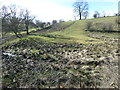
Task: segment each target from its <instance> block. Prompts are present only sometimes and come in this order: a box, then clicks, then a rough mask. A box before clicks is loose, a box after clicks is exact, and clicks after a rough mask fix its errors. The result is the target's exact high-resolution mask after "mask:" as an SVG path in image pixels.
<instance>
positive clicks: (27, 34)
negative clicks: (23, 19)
mask: <svg viewBox="0 0 120 90" xmlns="http://www.w3.org/2000/svg"><path fill="white" fill-rule="evenodd" d="M26 34H27V35H28V34H29V32H28V25H26Z"/></svg>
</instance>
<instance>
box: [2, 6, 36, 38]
mask: <svg viewBox="0 0 120 90" xmlns="http://www.w3.org/2000/svg"><path fill="white" fill-rule="evenodd" d="M0 11H1V17H0V18H1V19H2V32H4V33H7V32H13V33H14V34H15V35H16V36H17V37H21V36H20V31H21V30H23V29H24V28H25V30H26V34H29V25H30V24H34V22H33V20H34V19H35V17H34V16H32V15H31V14H30V12H29V11H28V10H27V9H23V8H21V7H19V6H16V5H10V6H2V8H1V10H0Z"/></svg>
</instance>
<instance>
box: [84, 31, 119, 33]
mask: <svg viewBox="0 0 120 90" xmlns="http://www.w3.org/2000/svg"><path fill="white" fill-rule="evenodd" d="M85 31H89V32H102V33H120V31H113V30H85Z"/></svg>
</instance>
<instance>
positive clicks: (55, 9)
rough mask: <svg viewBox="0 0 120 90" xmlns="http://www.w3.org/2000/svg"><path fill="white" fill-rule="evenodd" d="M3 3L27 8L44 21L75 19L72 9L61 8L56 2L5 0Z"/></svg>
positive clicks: (45, 0)
mask: <svg viewBox="0 0 120 90" xmlns="http://www.w3.org/2000/svg"><path fill="white" fill-rule="evenodd" d="M52 1H54V0H52ZM2 3H3V4H4V5H10V4H17V5H19V6H22V7H25V8H27V9H28V10H30V11H31V13H32V14H33V15H36V16H37V18H39V19H40V20H42V21H52V20H53V19H54V20H59V19H63V20H70V19H72V18H73V16H72V14H73V9H72V7H71V8H69V7H65V6H61V5H59V4H57V3H56V2H54V3H53V2H48V1H47V0H4V1H3V2H2Z"/></svg>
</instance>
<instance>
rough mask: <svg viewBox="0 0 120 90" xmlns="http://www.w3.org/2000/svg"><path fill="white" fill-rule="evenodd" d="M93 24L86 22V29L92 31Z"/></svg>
mask: <svg viewBox="0 0 120 90" xmlns="http://www.w3.org/2000/svg"><path fill="white" fill-rule="evenodd" d="M92 24H93V23H92V22H86V26H85V29H86V30H91V29H92Z"/></svg>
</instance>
